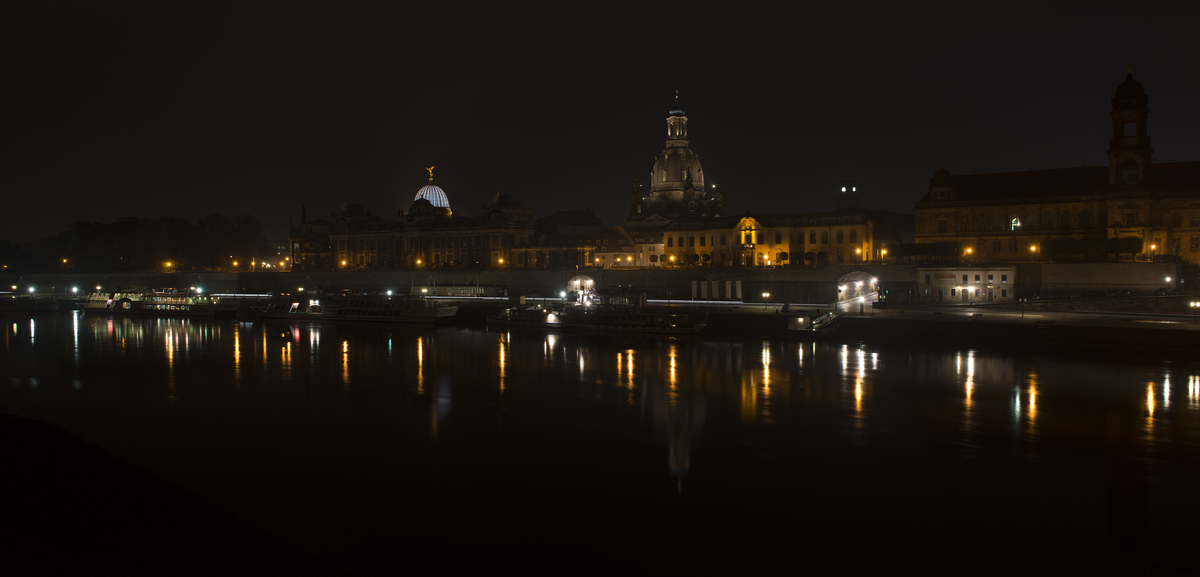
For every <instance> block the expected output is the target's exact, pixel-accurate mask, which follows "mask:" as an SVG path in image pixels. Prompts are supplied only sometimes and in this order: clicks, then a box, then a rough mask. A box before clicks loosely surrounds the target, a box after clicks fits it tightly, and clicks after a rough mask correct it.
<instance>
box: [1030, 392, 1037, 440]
mask: <svg viewBox="0 0 1200 577" xmlns="http://www.w3.org/2000/svg"><path fill="white" fill-rule="evenodd" d="M1037 394H1038V390H1037V383H1036V382H1035V383H1030V384H1029V429H1030V433H1031V434H1032V433H1033V426H1034V425H1036V424H1037V416H1038V411H1037Z"/></svg>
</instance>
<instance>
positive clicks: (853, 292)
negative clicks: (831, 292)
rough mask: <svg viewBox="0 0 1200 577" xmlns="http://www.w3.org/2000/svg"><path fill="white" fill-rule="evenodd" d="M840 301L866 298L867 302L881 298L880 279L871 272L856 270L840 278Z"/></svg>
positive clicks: (838, 288)
mask: <svg viewBox="0 0 1200 577" xmlns="http://www.w3.org/2000/svg"><path fill="white" fill-rule="evenodd" d="M837 295H838V302H843V301H848V300H858V299H859V298H863V299H865V301H866V302H874V301H877V300H879V279H877V278H876V277H874V276H872V275H871V273H868V272H863V271H854V272H852V273H849V274H846V275H843V276H842V278H839V279H838V286H837Z"/></svg>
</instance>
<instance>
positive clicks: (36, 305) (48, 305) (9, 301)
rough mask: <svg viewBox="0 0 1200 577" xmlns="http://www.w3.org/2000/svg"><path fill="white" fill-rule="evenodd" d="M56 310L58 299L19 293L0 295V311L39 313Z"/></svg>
mask: <svg viewBox="0 0 1200 577" xmlns="http://www.w3.org/2000/svg"><path fill="white" fill-rule="evenodd" d="M56 310H58V299H54V298H37V297H31V296H20V295H12V296H4V297H0V312H8V313H14V312H16V313H41V312H50V311H56Z"/></svg>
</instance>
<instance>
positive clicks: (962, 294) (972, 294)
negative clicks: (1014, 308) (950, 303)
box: [938, 288, 1008, 298]
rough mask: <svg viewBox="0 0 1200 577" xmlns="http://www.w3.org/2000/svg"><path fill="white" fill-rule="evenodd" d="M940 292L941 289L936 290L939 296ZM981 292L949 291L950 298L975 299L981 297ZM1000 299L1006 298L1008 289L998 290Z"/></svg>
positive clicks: (976, 290) (967, 290) (970, 290)
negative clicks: (968, 297) (970, 297)
mask: <svg viewBox="0 0 1200 577" xmlns="http://www.w3.org/2000/svg"><path fill="white" fill-rule="evenodd" d="M941 290H942V289H938V294H939V295H940V294H941ZM982 291H983V289H962V293H959V292H958V289H954V288H952V289H950V296H952V297H955V296H976V297H977V296H983V295H982ZM993 294H994V293H993ZM939 298H941V297H939ZM1000 298H1008V289H1000Z"/></svg>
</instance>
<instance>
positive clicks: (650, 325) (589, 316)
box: [488, 305, 707, 335]
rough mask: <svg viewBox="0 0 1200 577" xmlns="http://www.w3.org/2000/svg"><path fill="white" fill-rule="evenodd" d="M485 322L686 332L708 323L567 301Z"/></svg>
mask: <svg viewBox="0 0 1200 577" xmlns="http://www.w3.org/2000/svg"><path fill="white" fill-rule="evenodd" d="M488 325H489V326H498V327H525V328H540V329H548V330H570V331H584V332H626V333H640V334H654V335H686V334H694V333H698V332H700V331H701V330H703V329H704V327H705V326H707V323H705V322H704V321H694V320H692V319H689V318H688V316H687V315H685V314H677V313H673V312H667V311H657V310H653V309H649V308H645V307H623V306H614V307H590V306H570V305H568V306H564V307H562V308H553V307H544V306H542V305H534V306H529V307H513V308H509V309H507V310H505V311H503V312H501V313H500V314H499V315H496V316H493V317H488Z"/></svg>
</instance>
